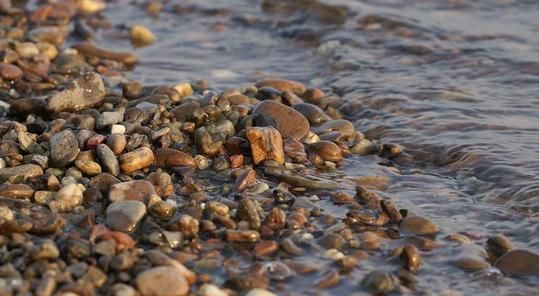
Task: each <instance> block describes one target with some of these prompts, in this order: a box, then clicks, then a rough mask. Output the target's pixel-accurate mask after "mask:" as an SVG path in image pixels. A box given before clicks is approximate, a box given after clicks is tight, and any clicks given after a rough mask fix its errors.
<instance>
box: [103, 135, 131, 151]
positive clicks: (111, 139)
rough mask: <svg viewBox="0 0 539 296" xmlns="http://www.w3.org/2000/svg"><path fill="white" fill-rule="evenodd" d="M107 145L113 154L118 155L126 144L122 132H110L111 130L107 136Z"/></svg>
mask: <svg viewBox="0 0 539 296" xmlns="http://www.w3.org/2000/svg"><path fill="white" fill-rule="evenodd" d="M107 146H109V148H110V150H112V152H114V154H116V155H120V154H122V152H123V151H124V149H125V146H127V139H126V137H125V135H123V133H112V131H111V135H110V136H108V137H107Z"/></svg>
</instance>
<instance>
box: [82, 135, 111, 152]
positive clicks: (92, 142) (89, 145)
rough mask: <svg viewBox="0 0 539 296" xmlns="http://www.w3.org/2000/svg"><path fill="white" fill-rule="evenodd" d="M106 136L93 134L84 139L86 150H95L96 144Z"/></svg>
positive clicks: (101, 141)
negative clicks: (86, 139)
mask: <svg viewBox="0 0 539 296" xmlns="http://www.w3.org/2000/svg"><path fill="white" fill-rule="evenodd" d="M105 139H106V137H105V136H103V135H95V136H93V137H91V138H89V139H88V141H86V148H87V149H88V150H95V149H97V146H98V145H99V144H101V143H103V142H104V141H105Z"/></svg>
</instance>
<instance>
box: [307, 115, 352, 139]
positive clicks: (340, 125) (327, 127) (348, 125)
mask: <svg viewBox="0 0 539 296" xmlns="http://www.w3.org/2000/svg"><path fill="white" fill-rule="evenodd" d="M313 131H314V132H315V133H316V134H318V135H321V134H325V133H329V132H339V133H341V134H342V135H343V136H345V137H347V138H349V139H352V138H353V136H354V135H355V132H356V129H355V128H354V124H353V123H352V122H350V121H348V120H345V119H336V120H330V121H326V122H324V123H323V124H322V125H321V126H319V127H316V128H313Z"/></svg>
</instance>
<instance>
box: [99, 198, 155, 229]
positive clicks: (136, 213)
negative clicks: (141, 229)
mask: <svg viewBox="0 0 539 296" xmlns="http://www.w3.org/2000/svg"><path fill="white" fill-rule="evenodd" d="M106 215H107V226H108V227H109V228H110V229H112V230H116V231H123V232H132V231H133V230H135V229H136V227H137V226H138V225H139V223H140V221H141V220H142V218H144V216H145V215H146V206H145V205H144V203H142V202H140V201H138V200H122V201H117V202H113V203H111V204H110V205H109V206H108V207H107V213H106Z"/></svg>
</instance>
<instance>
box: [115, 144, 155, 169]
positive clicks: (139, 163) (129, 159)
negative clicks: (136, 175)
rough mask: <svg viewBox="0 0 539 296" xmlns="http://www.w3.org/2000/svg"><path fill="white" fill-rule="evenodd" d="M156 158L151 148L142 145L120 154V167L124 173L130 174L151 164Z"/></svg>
mask: <svg viewBox="0 0 539 296" xmlns="http://www.w3.org/2000/svg"><path fill="white" fill-rule="evenodd" d="M154 159H155V158H154V155H153V152H152V150H151V149H150V148H148V147H140V148H137V149H135V150H133V151H131V152H129V153H126V154H123V155H121V156H120V168H121V170H122V172H123V173H125V174H129V173H132V172H134V171H138V170H142V169H145V168H147V167H149V166H151V165H152V164H153V162H154Z"/></svg>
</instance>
